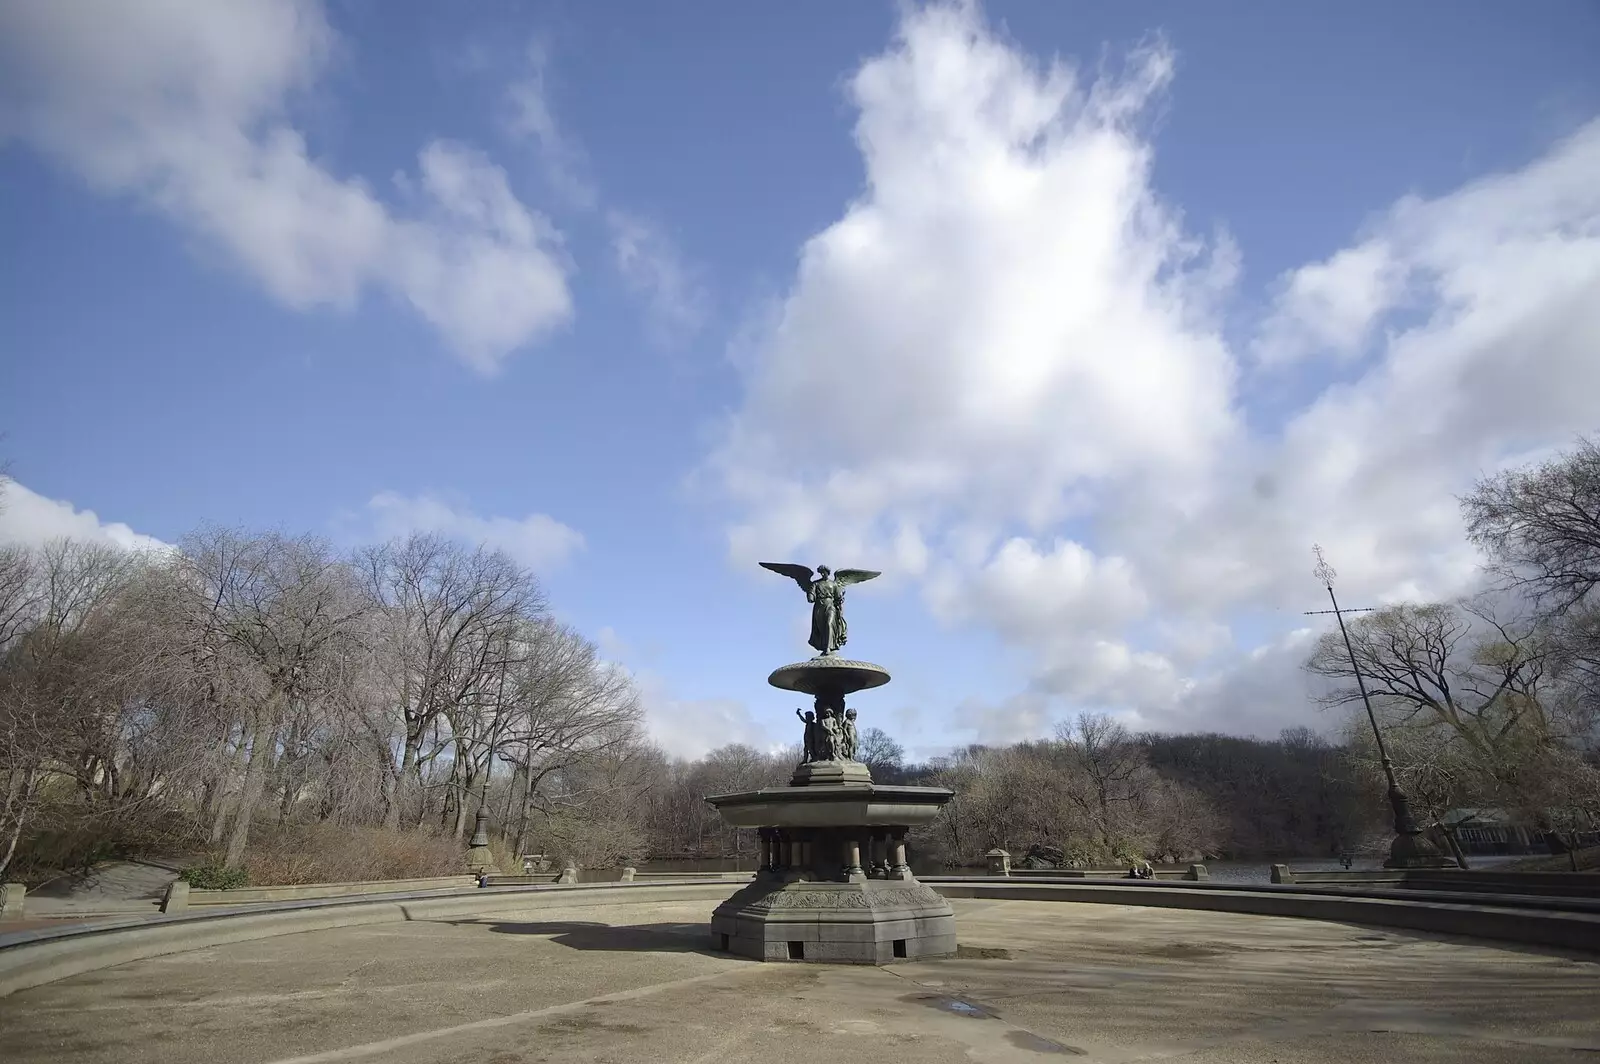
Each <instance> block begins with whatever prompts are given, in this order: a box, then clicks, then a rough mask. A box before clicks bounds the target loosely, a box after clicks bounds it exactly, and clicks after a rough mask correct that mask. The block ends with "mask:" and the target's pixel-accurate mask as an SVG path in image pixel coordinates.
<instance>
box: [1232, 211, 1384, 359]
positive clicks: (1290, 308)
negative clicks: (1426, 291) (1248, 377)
mask: <svg viewBox="0 0 1600 1064" xmlns="http://www.w3.org/2000/svg"><path fill="white" fill-rule="evenodd" d="M1403 280H1404V277H1403V274H1402V272H1401V269H1400V268H1399V264H1398V263H1396V262H1395V260H1394V256H1393V252H1392V250H1391V249H1390V248H1389V246H1388V245H1387V243H1385V242H1384V241H1382V240H1374V241H1371V242H1369V243H1366V244H1362V245H1360V246H1358V247H1354V248H1346V249H1345V250H1343V251H1341V252H1339V253H1338V254H1336V255H1334V256H1333V257H1332V258H1330V259H1328V260H1327V261H1326V262H1318V263H1313V264H1311V265H1309V266H1302V267H1300V268H1299V269H1298V270H1295V271H1294V272H1293V273H1291V274H1290V275H1289V276H1288V277H1287V278H1285V279H1284V283H1283V288H1284V290H1283V293H1282V295H1281V296H1280V297H1279V299H1278V306H1277V311H1276V313H1274V314H1273V315H1272V316H1270V317H1269V318H1268V319H1267V320H1266V321H1265V322H1264V323H1263V324H1262V327H1261V331H1260V334H1259V335H1258V336H1257V338H1256V344H1255V355H1256V357H1257V358H1258V359H1260V360H1261V361H1262V362H1263V363H1267V364H1281V363H1285V362H1291V361H1294V360H1296V359H1299V358H1303V357H1306V356H1308V355H1311V354H1324V355H1328V354H1332V355H1340V356H1344V357H1350V356H1353V355H1356V354H1359V353H1360V352H1361V349H1362V346H1363V345H1364V344H1365V343H1366V341H1367V339H1368V337H1369V335H1370V334H1371V332H1372V327H1373V325H1375V324H1376V323H1377V321H1378V318H1379V316H1380V315H1381V314H1383V313H1384V312H1385V311H1387V310H1389V309H1391V308H1392V307H1393V306H1394V305H1395V303H1396V302H1398V301H1399V299H1400V298H1401V295H1402V293H1401V291H1400V285H1401V284H1402V283H1403Z"/></svg>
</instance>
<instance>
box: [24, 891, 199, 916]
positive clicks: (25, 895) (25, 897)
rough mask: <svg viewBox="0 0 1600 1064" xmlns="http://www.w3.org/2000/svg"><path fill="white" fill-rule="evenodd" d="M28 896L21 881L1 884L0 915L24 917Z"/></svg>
mask: <svg viewBox="0 0 1600 1064" xmlns="http://www.w3.org/2000/svg"><path fill="white" fill-rule="evenodd" d="M185 885H187V884H185ZM27 897H28V888H27V887H24V886H23V885H22V884H21V883H7V884H6V885H5V886H0V916H4V917H5V918H6V919H8V920H20V919H22V907H23V905H24V904H25V902H26V899H27Z"/></svg>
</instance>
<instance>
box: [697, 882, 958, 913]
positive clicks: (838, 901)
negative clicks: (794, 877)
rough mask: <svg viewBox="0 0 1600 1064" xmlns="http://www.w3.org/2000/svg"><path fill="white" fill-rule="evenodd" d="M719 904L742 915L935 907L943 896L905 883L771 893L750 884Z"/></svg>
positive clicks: (943, 901) (941, 901) (926, 887)
mask: <svg viewBox="0 0 1600 1064" xmlns="http://www.w3.org/2000/svg"><path fill="white" fill-rule="evenodd" d="M741 895H743V896H742V897H741ZM723 904H724V905H728V906H732V907H736V908H738V909H740V910H742V911H745V912H752V911H754V912H759V911H762V910H774V909H861V910H868V909H917V908H938V907H942V906H944V905H946V904H947V903H946V902H945V900H944V896H943V895H941V894H940V893H939V892H938V891H936V890H934V889H933V888H932V887H929V886H925V885H924V884H922V883H909V884H907V885H905V886H896V887H880V888H877V889H871V890H860V889H857V890H849V889H844V890H815V889H813V890H783V889H779V890H772V889H771V888H770V887H768V888H763V887H762V886H761V885H757V884H752V886H750V887H746V888H745V889H744V890H742V891H740V892H739V893H738V894H735V895H734V896H733V897H732V898H729V899H728V901H726V902H724V903H723Z"/></svg>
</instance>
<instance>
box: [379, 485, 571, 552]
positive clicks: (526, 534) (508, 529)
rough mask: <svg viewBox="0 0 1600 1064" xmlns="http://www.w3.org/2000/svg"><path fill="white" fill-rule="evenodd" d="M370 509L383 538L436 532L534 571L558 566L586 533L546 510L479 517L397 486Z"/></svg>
mask: <svg viewBox="0 0 1600 1064" xmlns="http://www.w3.org/2000/svg"><path fill="white" fill-rule="evenodd" d="M367 511H368V514H369V516H370V517H371V520H372V524H373V530H374V531H375V532H376V534H377V535H378V536H379V537H380V538H385V539H387V538H390V537H393V536H404V535H408V534H410V533H412V532H435V533H438V534H440V535H443V536H449V537H451V538H453V539H459V540H462V541H464V542H467V543H473V544H479V543H482V544H485V545H487V546H489V547H494V548H498V549H500V550H503V551H505V552H506V553H507V554H508V555H510V556H511V557H512V558H514V559H516V560H517V561H518V562H520V563H521V564H523V565H525V566H527V567H528V568H530V569H533V570H535V571H545V570H549V569H552V568H555V567H557V566H559V565H561V564H562V563H564V562H565V561H566V560H567V559H568V558H569V557H570V556H571V555H572V554H574V553H576V552H577V551H579V550H582V549H583V535H582V533H580V532H578V531H577V530H576V529H573V528H569V527H567V526H566V525H564V524H562V523H561V522H560V521H557V520H556V519H555V518H553V517H550V516H548V515H546V514H529V515H528V516H526V517H521V518H512V517H480V516H478V515H477V514H475V513H473V512H471V511H470V510H466V509H459V508H456V507H453V506H451V505H450V504H449V503H446V502H444V501H443V500H440V499H438V498H435V497H434V496H431V495H416V496H405V495H401V494H399V493H398V492H393V491H384V492H379V493H378V494H377V495H374V496H373V497H372V499H371V500H370V501H369V502H368V503H367Z"/></svg>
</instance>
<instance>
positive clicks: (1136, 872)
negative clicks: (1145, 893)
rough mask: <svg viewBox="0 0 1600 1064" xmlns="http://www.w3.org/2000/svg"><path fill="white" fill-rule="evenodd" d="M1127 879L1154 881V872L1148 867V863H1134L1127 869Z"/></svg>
mask: <svg viewBox="0 0 1600 1064" xmlns="http://www.w3.org/2000/svg"><path fill="white" fill-rule="evenodd" d="M1128 878H1129V879H1154V878H1156V870H1155V869H1154V868H1152V867H1151V866H1150V862H1149V861H1135V862H1134V864H1133V867H1132V868H1130V869H1128Z"/></svg>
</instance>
